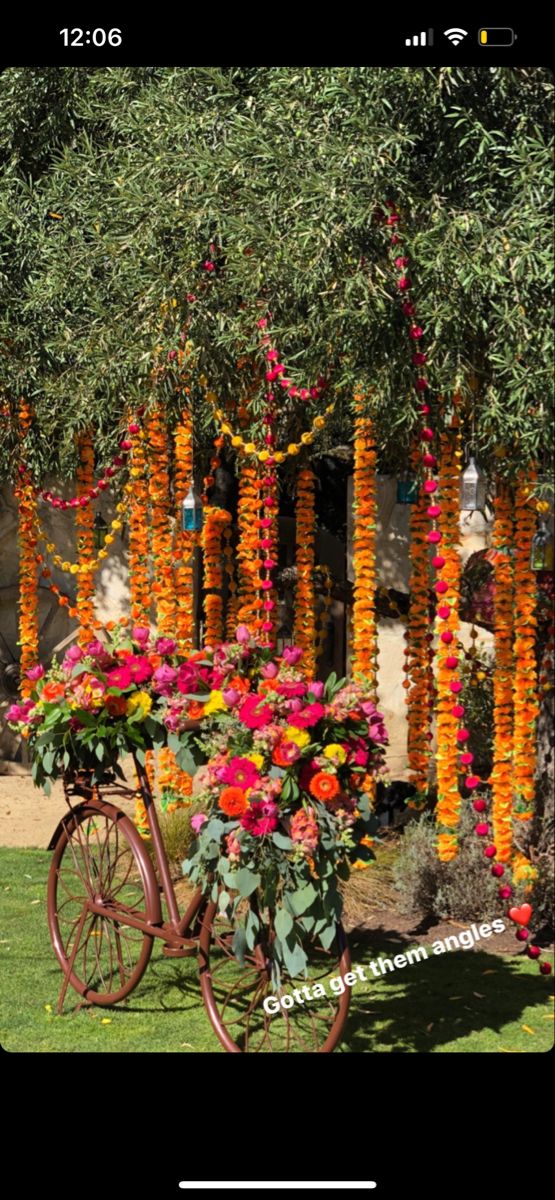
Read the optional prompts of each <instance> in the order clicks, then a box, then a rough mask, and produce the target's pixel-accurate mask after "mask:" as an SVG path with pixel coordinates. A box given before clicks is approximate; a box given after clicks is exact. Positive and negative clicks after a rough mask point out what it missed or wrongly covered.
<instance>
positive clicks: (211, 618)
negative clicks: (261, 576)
mask: <svg viewBox="0 0 555 1200" xmlns="http://www.w3.org/2000/svg"><path fill="white" fill-rule="evenodd" d="M230 523H231V513H228V512H227V511H226V509H225V508H217V507H215V506H214V505H208V506H207V507H206V508H205V509H204V524H203V529H202V548H203V553H204V591H205V596H204V641H205V643H206V644H207V645H209V646H217V645H218V643H219V642H221V641H222V640H223V636H224V601H223V584H224V579H223V545H222V540H223V535H224V531H225V529H226V527H229V525H230Z"/></svg>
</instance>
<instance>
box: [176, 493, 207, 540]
mask: <svg viewBox="0 0 555 1200" xmlns="http://www.w3.org/2000/svg"><path fill="white" fill-rule="evenodd" d="M202 516H203V513H202V501H201V499H200V497H199V495H198V494H197V492H196V491H195V489H194V487H193V485H192V484H191V486H190V488H189V491H188V492H187V495H186V496H185V499H184V501H183V503H182V505H181V528H182V530H183V532H184V533H198V531H199V530H200V529H202Z"/></svg>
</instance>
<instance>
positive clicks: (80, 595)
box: [75, 430, 96, 646]
mask: <svg viewBox="0 0 555 1200" xmlns="http://www.w3.org/2000/svg"><path fill="white" fill-rule="evenodd" d="M93 485H94V445H93V438H92V433H91V431H90V430H88V431H87V432H86V433H83V434H81V436H80V438H79V464H78V467H77V497H78V498H80V497H82V496H88V495H89V493H90V491H91V489H92V488H93ZM75 528H76V534H77V552H78V562H79V564H80V566H81V570H80V571H79V573H78V574H77V597H76V608H77V610H78V619H79V643H80V645H81V646H84V645H85V644H86V643H87V642H89V641H90V640H91V638H92V636H93V631H94V596H95V590H96V589H95V581H94V569H92V568H91V567H90V564H91V563H92V562H94V558H95V553H94V509H93V506H92V504H86V505H83V506H81V505H80V506H79V508H76V509H75ZM87 567H88V569H87Z"/></svg>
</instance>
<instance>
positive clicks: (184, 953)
mask: <svg viewBox="0 0 555 1200" xmlns="http://www.w3.org/2000/svg"><path fill="white" fill-rule="evenodd" d="M197 953H198V946H197V945H196V942H191V944H190V945H189V946H172V945H171V943H169V942H165V943H164V945H163V946H162V954H164V955H165V957H166V958H191V956H192V955H193V954H197Z"/></svg>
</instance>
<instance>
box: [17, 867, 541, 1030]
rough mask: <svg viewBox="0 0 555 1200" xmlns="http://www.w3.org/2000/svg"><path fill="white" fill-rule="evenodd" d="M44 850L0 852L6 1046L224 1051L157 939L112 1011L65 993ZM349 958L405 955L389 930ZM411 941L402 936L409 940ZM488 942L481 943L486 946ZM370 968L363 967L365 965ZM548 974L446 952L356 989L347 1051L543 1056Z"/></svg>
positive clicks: (359, 940) (182, 970) (355, 945)
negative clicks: (141, 972) (59, 1008)
mask: <svg viewBox="0 0 555 1200" xmlns="http://www.w3.org/2000/svg"><path fill="white" fill-rule="evenodd" d="M49 862H50V855H49V853H48V852H47V851H45V850H12V849H0V899H1V900H2V911H1V917H0V961H1V963H2V970H1V975H0V978H1V983H0V1012H1V1017H0V1041H1V1043H2V1045H3V1047H4V1048H5V1049H6V1050H8V1051H68V1052H74V1051H83V1050H89V1051H103V1050H108V1051H114V1050H116V1051H126V1052H134V1051H150V1052H152V1051H163V1052H164V1051H165V1052H168V1051H181V1052H182V1053H189V1052H191V1051H208V1052H211V1053H214V1052H215V1053H218V1052H220V1053H223V1050H222V1049H221V1047H220V1045H219V1042H218V1041H217V1038H216V1035H215V1034H214V1033H213V1031H212V1027H211V1025H210V1023H209V1021H208V1017H207V1016H206V1014H205V1012H204V1008H203V1006H202V1002H201V998H200V989H199V985H198V979H197V972H196V960H194V959H176V960H173V961H172V960H171V959H165V958H164V957H163V956H162V954H161V949H160V945H161V944H160V943H158V942H156V943H155V946H154V950H153V954H152V958H151V962H150V966H149V968H148V969H147V973H146V975H145V976H144V978H143V980H142V982H141V983H140V984H139V987H138V988H137V990H136V991H135V992H134V993H133V994H132V995H131V997H130V998H129V1000H128V1001H127V1002H126V1004H124V1005H123V1006H122V1007H121V1008H119V1009H111V1010H110V1009H95V1008H86V1007H85V1008H82V1009H80V1010H79V1011H77V1012H75V1011H72V1006H73V1004H74V1002H75V1003H78V997H77V996H76V995H75V993H73V992H71V990H70V992H68V995H67V997H66V1015H63V1016H61V1017H59V1016H56V1015H55V1009H56V1001H57V997H58V993H59V988H60V983H61V972H60V970H59V967H58V965H57V962H56V960H55V958H54V954H53V951H52V949H51V947H50V941H49V935H48V929H47V923H46V902H45V895H46V876H47V872H48V867H49ZM350 943H351V951H352V958H353V963H354V964H355V965H358V964H360V965H361V966H362V967H364V966H365V964H367V963H368V962H369V961H370V960H371V959H377V958H378V957H380V955H381V956H382V957H392V956H393V955H395V954H399V953H401V952H402V951H403V948H404V947H403V945H401V944H400V941H399V935H398V934H397V933H395V934H393V933H392V932H391V931H390V932H389V933H388V931H387V930H381V931H377V932H376V931H373V932H372V933H371V934H366V933H365V934H362V935H361V934H360V933H359V932H355V933H353V934H352V935H351V937H350ZM408 944H410V943H408ZM484 945H486V943H484ZM369 973H370V972H369ZM553 1025H554V1021H553V977H550V978H545V977H544V976H541V975H540V974H539V972H538V968H537V964H535V963H532V962H530V960H528V959H526V958H521V957H518V958H510V957H504V958H502V957H499V956H497V955H493V954H491V953H487V952H486V951H485V950H469V951H463V950H461V951H451V952H449V953H446V954H443V955H440V956H438V957H434V956H430V957H429V958H428V959H427V960H426V961H425V962H418V963H414V964H413V965H411V966H407V967H405V968H404V969H401V970H396V971H394V972H392V973H391V974H388V975H386V976H384V977H383V978H380V979H375V980H373V981H372V982H371V983H362V982H360V983H358V986H357V987H355V988H354V989H353V994H352V1003H351V1015H350V1018H349V1024H348V1026H347V1030H346V1035H345V1040H344V1043H343V1045H342V1046H341V1050H342V1051H343V1052H348V1051H390V1050H401V1051H405V1052H415V1051H417V1052H418V1051H424V1052H430V1051H433V1052H437V1051H446V1052H448V1053H458V1052H467V1051H483V1052H486V1053H487V1052H492V1051H493V1052H526V1051H546V1050H549V1049H550V1048H551V1046H552V1044H553Z"/></svg>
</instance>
